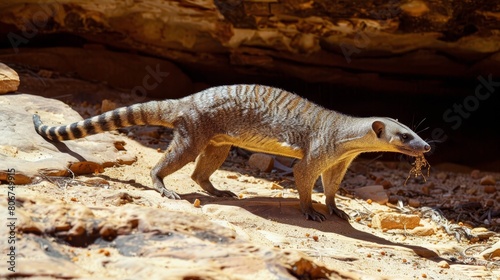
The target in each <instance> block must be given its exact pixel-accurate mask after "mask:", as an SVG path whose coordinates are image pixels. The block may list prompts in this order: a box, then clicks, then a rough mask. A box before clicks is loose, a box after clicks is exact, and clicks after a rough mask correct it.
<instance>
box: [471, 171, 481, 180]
mask: <svg viewBox="0 0 500 280" xmlns="http://www.w3.org/2000/svg"><path fill="white" fill-rule="evenodd" d="M470 177H471V178H472V179H479V178H481V171H479V170H478V169H474V170H472V171H471V173H470Z"/></svg>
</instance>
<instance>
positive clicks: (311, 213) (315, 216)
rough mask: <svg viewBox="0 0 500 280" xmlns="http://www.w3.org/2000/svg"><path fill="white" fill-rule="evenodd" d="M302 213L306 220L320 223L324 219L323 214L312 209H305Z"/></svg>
mask: <svg viewBox="0 0 500 280" xmlns="http://www.w3.org/2000/svg"><path fill="white" fill-rule="evenodd" d="M304 215H305V216H306V220H312V221H316V222H320V223H321V222H323V221H325V220H326V217H325V215H323V214H321V213H320V212H318V211H316V210H314V209H309V210H308V211H305V212H304Z"/></svg>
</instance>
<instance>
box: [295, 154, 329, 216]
mask: <svg viewBox="0 0 500 280" xmlns="http://www.w3.org/2000/svg"><path fill="white" fill-rule="evenodd" d="M315 170H318V168H315V166H314V163H307V162H306V161H305V160H301V161H299V162H298V163H297V164H296V165H295V166H294V168H293V176H294V178H295V185H296V188H297V191H298V192H299V199H300V207H301V209H302V213H304V215H305V216H306V219H309V220H313V221H317V222H322V221H324V220H326V217H325V215H323V214H322V213H320V212H318V211H316V210H314V207H313V205H312V198H311V195H312V189H313V186H314V183H315V181H316V179H317V178H318V177H319V173H316V172H314V171H315Z"/></svg>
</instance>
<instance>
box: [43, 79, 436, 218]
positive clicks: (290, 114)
mask: <svg viewBox="0 0 500 280" xmlns="http://www.w3.org/2000/svg"><path fill="white" fill-rule="evenodd" d="M33 122H34V125H35V129H36V131H37V132H38V134H40V135H41V136H43V137H44V138H46V139H48V140H50V141H63V140H71V139H76V138H81V137H85V136H87V135H92V134H96V133H100V132H103V131H110V130H115V129H118V128H123V127H129V126H134V125H160V126H165V127H169V128H172V129H173V139H172V141H171V142H170V144H169V146H168V149H167V150H166V152H165V154H164V155H163V157H162V159H161V160H160V161H159V162H158V163H157V164H156V166H155V167H154V168H153V169H152V170H151V177H152V180H153V186H154V188H155V189H156V190H158V191H159V192H160V193H161V194H162V195H165V196H166V197H168V198H172V199H179V198H180V197H179V195H177V194H176V193H175V192H174V191H171V190H169V189H167V188H166V187H165V185H164V183H163V178H165V177H166V176H168V175H169V174H172V173H173V172H175V171H177V170H179V169H180V168H182V167H183V166H184V165H186V164H187V163H189V162H192V161H196V162H195V169H194V172H193V174H192V176H191V178H192V179H193V180H194V181H196V183H198V184H199V185H200V186H201V187H202V188H203V189H204V190H205V191H207V192H208V193H210V194H212V195H215V196H225V197H236V195H235V194H234V193H233V192H231V191H223V190H218V189H216V188H215V187H214V186H213V185H212V183H211V182H210V180H209V178H210V176H211V175H212V173H213V172H214V171H216V170H217V169H218V168H219V167H220V166H221V165H222V163H223V162H224V160H225V159H226V157H227V155H228V153H229V150H230V148H231V146H237V147H241V148H245V149H248V150H251V151H256V152H263V153H269V154H275V155H282V156H287V157H294V158H297V159H299V160H298V162H297V163H296V164H295V165H294V167H293V175H294V179H295V185H296V188H297V191H298V193H299V198H300V206H301V209H302V212H303V213H304V215H305V217H306V218H307V219H311V220H315V221H320V222H321V221H323V220H325V219H326V217H325V215H324V214H322V213H320V212H318V211H316V210H315V209H314V208H313V204H312V199H311V193H312V189H313V185H314V183H315V181H316V179H317V178H318V177H319V176H321V179H322V183H323V187H324V192H325V196H326V205H327V207H328V209H329V212H330V214H336V215H338V216H339V217H341V218H343V219H345V220H348V219H349V215H347V214H346V213H345V212H344V211H342V210H340V209H338V208H337V206H336V204H335V193H336V192H337V190H338V189H339V184H340V182H341V181H342V179H343V177H344V175H345V173H346V170H347V167H348V166H349V164H350V163H351V162H352V161H353V160H354V158H356V157H357V156H358V155H359V154H360V153H364V152H399V153H403V154H406V155H410V156H421V155H423V153H426V152H428V151H429V150H430V149H431V148H430V146H429V144H427V143H426V142H425V141H424V140H422V139H421V138H420V137H419V136H418V135H417V134H416V133H415V132H413V131H412V130H411V129H410V128H408V127H407V126H405V125H403V124H401V123H399V122H398V121H396V120H394V119H391V118H382V117H369V118H358V117H352V116H347V115H344V114H342V113H339V112H335V111H332V110H327V109H325V108H323V107H321V106H318V105H316V104H314V103H312V102H309V101H308V100H306V99H304V98H301V97H299V96H298V95H295V94H293V93H290V92H287V91H285V90H281V89H277V88H273V87H269V86H262V85H231V86H219V87H212V88H209V89H206V90H203V91H201V92H198V93H195V94H193V95H190V96H187V97H184V98H181V99H177V100H163V101H150V102H147V103H142V104H135V105H132V106H129V107H123V108H119V109H116V110H113V111H110V112H106V113H103V114H101V115H99V116H95V117H92V118H89V119H86V120H83V121H79V122H75V123H72V124H69V125H64V126H47V125H44V124H42V122H41V121H40V117H39V116H38V115H33Z"/></svg>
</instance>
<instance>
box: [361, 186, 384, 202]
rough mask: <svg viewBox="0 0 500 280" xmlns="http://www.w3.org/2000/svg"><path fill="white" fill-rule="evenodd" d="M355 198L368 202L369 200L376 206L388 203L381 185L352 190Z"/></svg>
mask: <svg viewBox="0 0 500 280" xmlns="http://www.w3.org/2000/svg"><path fill="white" fill-rule="evenodd" d="M354 193H355V194H356V196H358V197H360V198H362V199H364V200H368V199H371V200H372V201H373V202H377V203H378V204H386V203H387V202H388V201H389V197H388V196H387V193H386V192H385V190H384V187H383V186H382V185H373V186H366V187H362V188H357V189H355V190H354Z"/></svg>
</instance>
